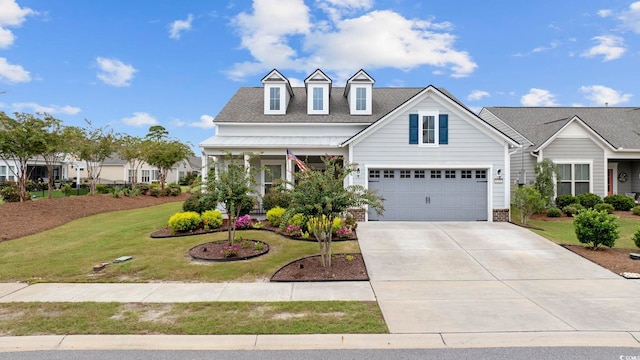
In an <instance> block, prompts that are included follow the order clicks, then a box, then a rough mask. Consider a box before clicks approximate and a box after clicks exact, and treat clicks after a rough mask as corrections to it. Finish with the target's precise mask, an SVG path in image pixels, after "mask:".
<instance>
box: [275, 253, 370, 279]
mask: <svg viewBox="0 0 640 360" xmlns="http://www.w3.org/2000/svg"><path fill="white" fill-rule="evenodd" d="M348 280H363V281H365V280H369V275H368V274H367V268H366V267H365V265H364V259H363V258H362V254H333V256H332V257H331V266H330V267H323V266H322V263H321V262H320V255H315V256H310V257H306V258H302V259H298V260H295V261H293V262H291V263H289V264H287V265H285V266H283V267H282V268H280V270H278V271H277V272H276V273H275V274H274V275H273V277H272V278H271V281H348Z"/></svg>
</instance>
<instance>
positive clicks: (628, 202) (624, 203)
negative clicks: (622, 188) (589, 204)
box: [604, 194, 636, 211]
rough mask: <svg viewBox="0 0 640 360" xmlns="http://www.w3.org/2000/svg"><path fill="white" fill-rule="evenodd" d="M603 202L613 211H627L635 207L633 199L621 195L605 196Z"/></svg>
mask: <svg viewBox="0 0 640 360" xmlns="http://www.w3.org/2000/svg"><path fill="white" fill-rule="evenodd" d="M604 202H605V203H606V204H611V205H612V206H613V208H614V209H615V210H619V211H629V210H631V209H633V208H634V206H636V202H635V201H634V200H633V198H631V197H629V196H627V195H622V194H615V195H609V196H605V198H604Z"/></svg>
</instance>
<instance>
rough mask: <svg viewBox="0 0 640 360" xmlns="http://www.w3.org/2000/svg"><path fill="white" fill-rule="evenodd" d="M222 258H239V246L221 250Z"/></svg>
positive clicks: (226, 247)
mask: <svg viewBox="0 0 640 360" xmlns="http://www.w3.org/2000/svg"><path fill="white" fill-rule="evenodd" d="M220 253H221V254H222V256H224V257H226V258H228V257H232V256H238V245H233V246H225V247H223V248H222V250H220Z"/></svg>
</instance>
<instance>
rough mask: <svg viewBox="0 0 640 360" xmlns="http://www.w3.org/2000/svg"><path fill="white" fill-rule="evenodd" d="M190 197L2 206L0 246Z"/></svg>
mask: <svg viewBox="0 0 640 360" xmlns="http://www.w3.org/2000/svg"><path fill="white" fill-rule="evenodd" d="M187 197H188V194H181V195H180V196H166V197H153V196H136V197H133V198H129V197H123V198H114V197H113V196H112V195H94V196H88V195H87V196H71V197H68V198H58V199H41V200H33V201H26V202H23V203H19V202H18V203H3V204H0V214H1V215H0V242H2V241H7V240H13V239H18V238H21V237H23V236H27V235H33V234H36V233H39V232H42V231H45V230H49V229H53V228H55V227H58V226H60V225H64V224H66V223H68V222H69V221H71V220H75V219H79V218H83V217H87V216H90V215H96V214H100V213H105V212H110V211H119V210H130V209H137V208H143V207H148V206H154V205H160V204H164V203H168V202H176V201H184V200H185V199H186V198H187Z"/></svg>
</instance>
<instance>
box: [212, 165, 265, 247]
mask: <svg viewBox="0 0 640 360" xmlns="http://www.w3.org/2000/svg"><path fill="white" fill-rule="evenodd" d="M225 163H226V165H227V166H226V168H221V169H217V171H216V173H215V174H213V173H212V174H211V175H210V176H209V177H208V180H207V191H208V192H209V195H210V196H211V197H212V198H213V199H215V201H217V202H219V203H222V204H224V207H225V210H226V211H227V216H228V218H229V245H233V242H234V239H235V233H236V219H237V218H238V217H239V216H240V215H245V214H241V212H242V209H247V208H251V207H253V204H254V196H258V193H257V190H256V189H257V182H256V177H257V172H258V171H259V169H254V168H248V169H247V168H245V166H244V155H241V156H240V157H237V156H236V157H234V156H232V155H231V154H228V155H227V157H226V161H225ZM252 195H254V196H252Z"/></svg>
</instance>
